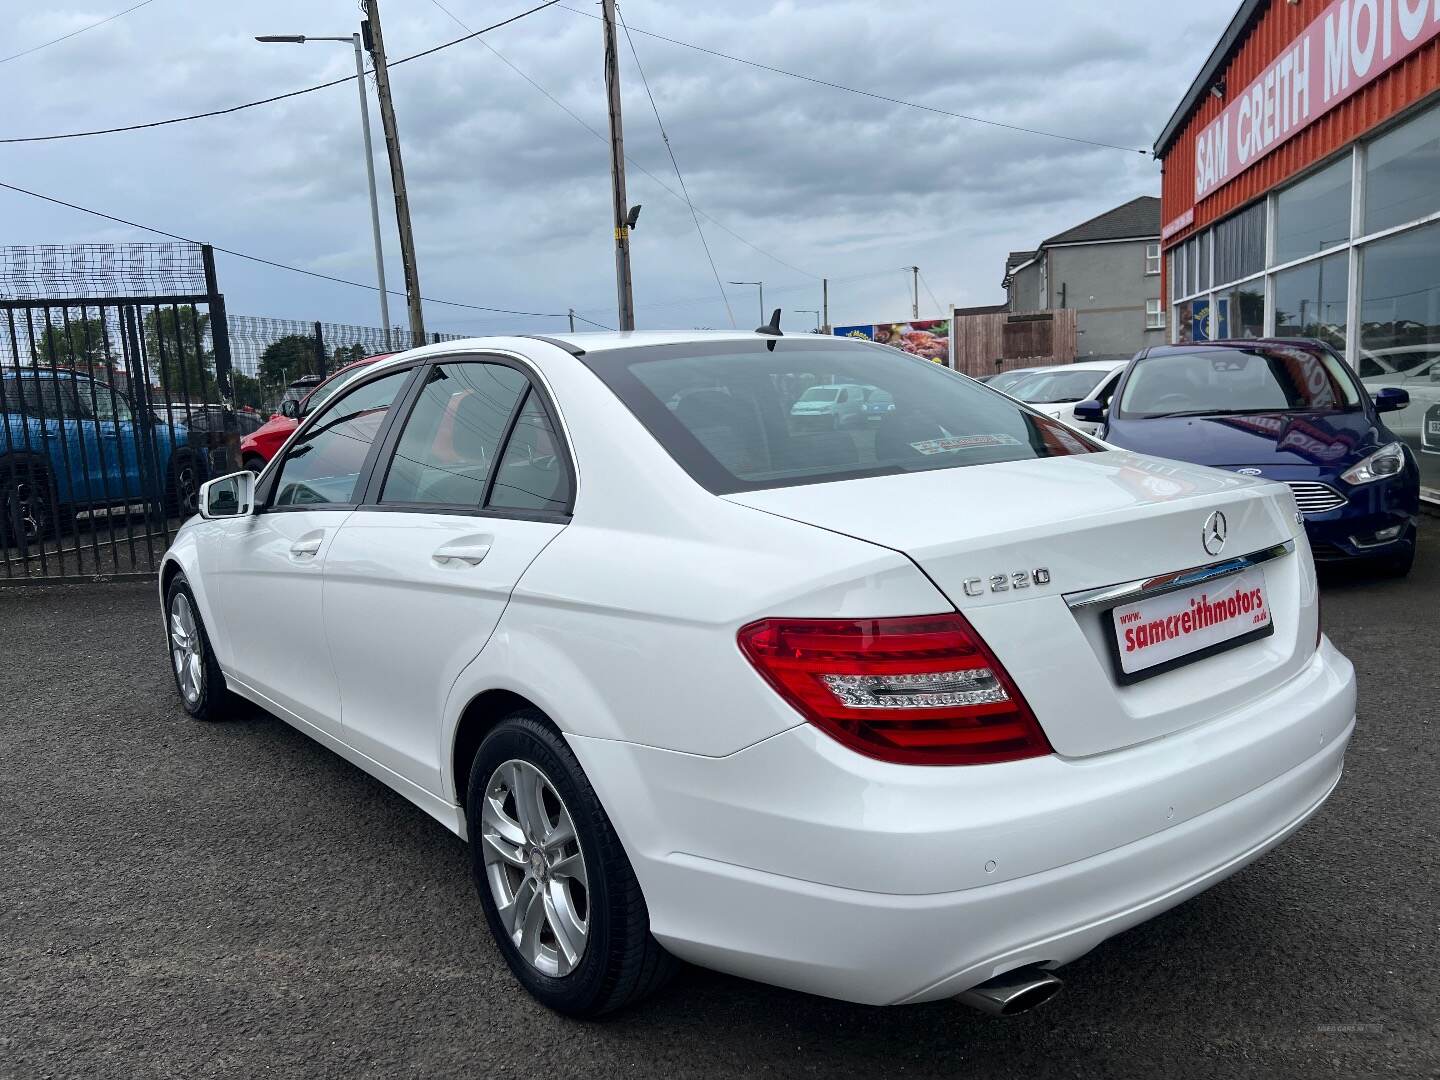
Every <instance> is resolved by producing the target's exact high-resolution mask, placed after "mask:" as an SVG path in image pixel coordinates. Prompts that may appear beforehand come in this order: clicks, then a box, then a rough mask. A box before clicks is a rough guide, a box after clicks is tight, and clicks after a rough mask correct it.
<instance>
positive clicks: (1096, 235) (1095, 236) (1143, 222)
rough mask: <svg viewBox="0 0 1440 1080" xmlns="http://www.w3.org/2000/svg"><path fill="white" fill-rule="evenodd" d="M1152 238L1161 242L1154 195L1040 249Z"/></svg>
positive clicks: (1084, 224)
mask: <svg viewBox="0 0 1440 1080" xmlns="http://www.w3.org/2000/svg"><path fill="white" fill-rule="evenodd" d="M1152 236H1153V237H1155V238H1156V239H1157V240H1158V239H1159V238H1160V199H1159V197H1158V196H1155V195H1141V196H1140V197H1139V198H1137V199H1131V200H1130V201H1129V202H1127V203H1123V204H1122V205H1120V206H1117V207H1115V209H1113V210H1107V211H1105V213H1103V214H1099V215H1097V216H1095V217H1093V218H1091V219H1090V220H1089V221H1082V222H1081V223H1080V224H1079V225H1076V226H1075V227H1074V228H1072V229H1066V230H1065V231H1064V232H1062V233H1056V234H1055V235H1054V236H1052V237H1050V239H1048V240H1046V241H1045V242H1044V243H1043V244H1041V245H1040V246H1041V247H1042V248H1047V247H1053V246H1055V245H1056V244H1093V243H1095V242H1096V241H1099V240H1130V239H1140V238H1144V237H1152ZM1007 268H1008V267H1007Z"/></svg>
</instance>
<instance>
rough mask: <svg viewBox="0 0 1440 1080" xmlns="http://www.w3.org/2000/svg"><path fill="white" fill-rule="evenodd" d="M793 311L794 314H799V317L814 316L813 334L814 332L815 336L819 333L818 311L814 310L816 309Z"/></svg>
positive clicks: (799, 308)
mask: <svg viewBox="0 0 1440 1080" xmlns="http://www.w3.org/2000/svg"><path fill="white" fill-rule="evenodd" d="M795 311H796V313H797V314H799V315H814V316H815V332H816V333H817V334H818V333H819V332H820V312H819V310H818V309H816V308H808V307H797V308H796V309H795Z"/></svg>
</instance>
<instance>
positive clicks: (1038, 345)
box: [950, 308, 1075, 375]
mask: <svg viewBox="0 0 1440 1080" xmlns="http://www.w3.org/2000/svg"><path fill="white" fill-rule="evenodd" d="M950 326H951V333H952V334H953V335H954V339H955V340H954V344H953V347H952V348H951V350H950V357H951V363H952V364H953V365H954V367H955V370H956V371H960V372H963V373H964V374H966V375H993V374H995V372H996V371H997V370H1000V371H1003V370H1006V369H1008V368H1017V367H1042V366H1044V365H1047V364H1073V363H1074V362H1075V310H1074V309H1073V308H1057V309H1055V310H1053V311H1026V312H1016V313H1009V312H1003V311H1002V312H1000V313H998V314H993V315H958V316H955V317H954V318H952V319H951V320H950ZM996 360H999V361H1001V364H1000V365H999V366H998V367H997V365H996V363H995V361H996Z"/></svg>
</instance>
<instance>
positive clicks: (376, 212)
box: [350, 34, 395, 349]
mask: <svg viewBox="0 0 1440 1080" xmlns="http://www.w3.org/2000/svg"><path fill="white" fill-rule="evenodd" d="M350 40H351V41H352V42H353V43H354V45H355V85H356V86H358V87H359V88H360V126H361V127H362V128H364V130H365V180H366V182H367V183H369V185H370V232H371V235H372V236H373V237H374V240H375V276H376V277H378V278H379V279H380V325H381V326H383V327H384V328H385V348H387V349H394V347H395V346H394V343H393V342H392V341H391V340H390V295H389V293H388V292H387V291H386V289H385V251H384V249H383V248H382V247H381V244H380V201H379V199H377V198H376V195H375V149H374V147H372V146H371V145H370V104H369V102H367V101H366V100H365V98H366V94H365V57H364V55H363V53H362V51H361V41H360V35H359V34H352V35H351V38H350Z"/></svg>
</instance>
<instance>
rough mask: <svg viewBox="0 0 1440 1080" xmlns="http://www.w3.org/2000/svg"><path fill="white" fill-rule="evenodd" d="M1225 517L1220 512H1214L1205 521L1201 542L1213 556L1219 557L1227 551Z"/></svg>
mask: <svg viewBox="0 0 1440 1080" xmlns="http://www.w3.org/2000/svg"><path fill="white" fill-rule="evenodd" d="M1226 529H1227V525H1226V523H1225V515H1224V514H1222V513H1221V512H1220V511H1219V510H1215V511H1212V512H1211V514H1210V516H1209V517H1207V518H1206V519H1205V528H1204V529H1203V530H1202V532H1201V534H1200V542H1201V543H1203V544H1204V545H1205V550H1206V551H1207V552H1208V553H1209V554H1211V555H1219V554H1220V552H1222V551H1224V550H1225V531H1226Z"/></svg>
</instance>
